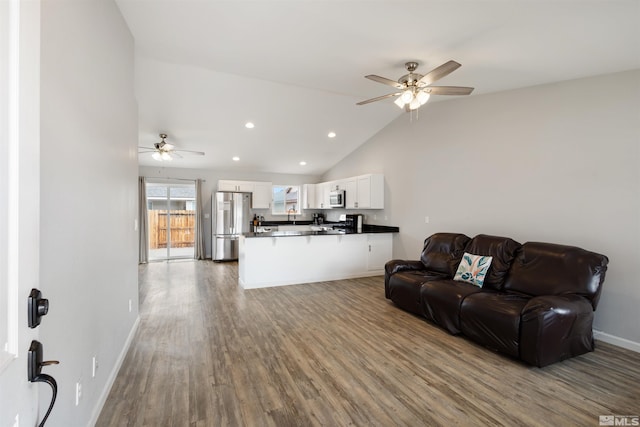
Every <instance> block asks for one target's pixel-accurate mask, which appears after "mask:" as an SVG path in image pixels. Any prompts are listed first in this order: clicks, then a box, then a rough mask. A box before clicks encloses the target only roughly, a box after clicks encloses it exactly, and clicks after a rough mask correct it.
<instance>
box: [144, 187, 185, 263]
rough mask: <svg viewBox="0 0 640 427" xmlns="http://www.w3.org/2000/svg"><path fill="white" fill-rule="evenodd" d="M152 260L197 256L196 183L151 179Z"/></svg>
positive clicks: (149, 196) (149, 227) (149, 230)
mask: <svg viewBox="0 0 640 427" xmlns="http://www.w3.org/2000/svg"><path fill="white" fill-rule="evenodd" d="M147 211H148V215H149V217H148V235H149V261H157V260H165V259H172V258H193V255H194V243H195V224H196V222H195V221H196V186H195V182H188V183H171V184H167V183H154V182H147Z"/></svg>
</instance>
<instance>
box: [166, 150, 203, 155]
mask: <svg viewBox="0 0 640 427" xmlns="http://www.w3.org/2000/svg"><path fill="white" fill-rule="evenodd" d="M174 153H188V154H194V155H196V156H204V151H192V150H173V151H172V152H171V154H174Z"/></svg>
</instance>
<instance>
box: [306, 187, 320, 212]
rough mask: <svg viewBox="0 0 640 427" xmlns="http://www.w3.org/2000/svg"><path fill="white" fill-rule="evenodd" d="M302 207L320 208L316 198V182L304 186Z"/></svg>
mask: <svg viewBox="0 0 640 427" xmlns="http://www.w3.org/2000/svg"><path fill="white" fill-rule="evenodd" d="M302 209H320V206H319V205H318V199H317V198H316V184H304V185H303V186H302Z"/></svg>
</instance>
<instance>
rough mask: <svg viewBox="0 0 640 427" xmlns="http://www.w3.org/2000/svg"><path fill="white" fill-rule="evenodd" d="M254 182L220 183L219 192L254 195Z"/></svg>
mask: <svg viewBox="0 0 640 427" xmlns="http://www.w3.org/2000/svg"><path fill="white" fill-rule="evenodd" d="M254 184H255V183H254V182H252V181H229V180H222V179H221V180H220V181H218V191H238V192H241V193H253V187H254Z"/></svg>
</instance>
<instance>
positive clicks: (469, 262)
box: [453, 252, 493, 287]
mask: <svg viewBox="0 0 640 427" xmlns="http://www.w3.org/2000/svg"><path fill="white" fill-rule="evenodd" d="M492 260H493V257H490V256H480V255H473V254H470V253H467V252H465V253H464V256H463V257H462V261H460V265H459V266H458V270H457V271H456V274H455V276H453V280H459V281H461V282H467V283H471V284H472V285H476V286H479V287H482V284H483V283H484V278H485V277H487V272H488V271H489V266H490V265H491V261H492Z"/></svg>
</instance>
